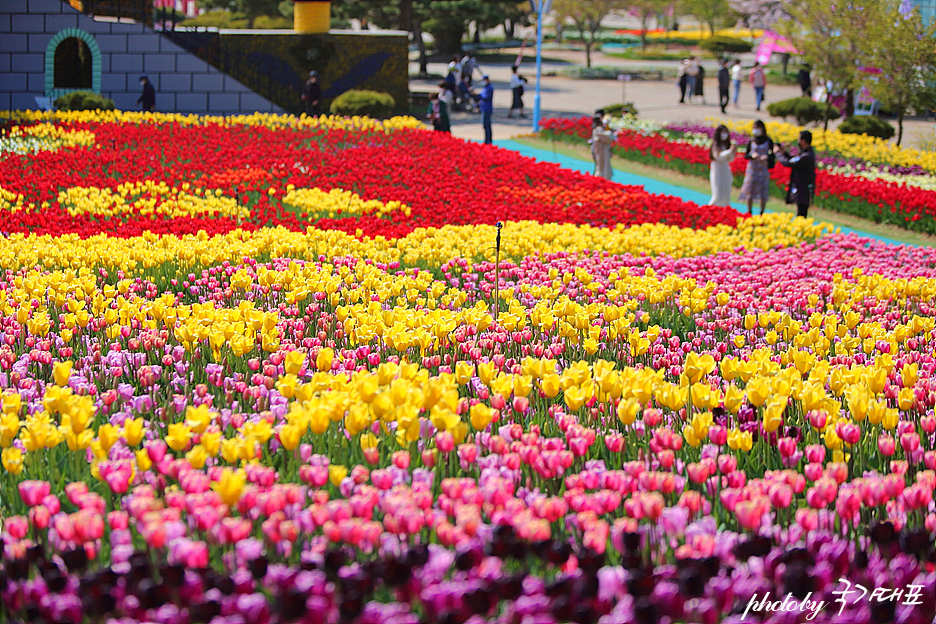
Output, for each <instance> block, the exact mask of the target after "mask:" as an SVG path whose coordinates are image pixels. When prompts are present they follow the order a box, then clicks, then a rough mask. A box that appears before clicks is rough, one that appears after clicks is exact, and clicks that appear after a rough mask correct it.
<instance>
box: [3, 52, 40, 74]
mask: <svg viewBox="0 0 936 624" xmlns="http://www.w3.org/2000/svg"><path fill="white" fill-rule="evenodd" d="M10 71H20V72H44V71H45V55H44V54H11V55H10Z"/></svg>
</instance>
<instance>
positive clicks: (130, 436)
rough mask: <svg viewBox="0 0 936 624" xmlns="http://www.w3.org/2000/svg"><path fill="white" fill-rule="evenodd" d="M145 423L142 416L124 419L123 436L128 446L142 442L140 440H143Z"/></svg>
mask: <svg viewBox="0 0 936 624" xmlns="http://www.w3.org/2000/svg"><path fill="white" fill-rule="evenodd" d="M143 424H144V421H143V419H142V418H134V419H128V420H126V421H124V430H123V437H124V441H125V442H126V443H127V446H137V445H139V444H140V442H142V441H143V434H144V430H143Z"/></svg>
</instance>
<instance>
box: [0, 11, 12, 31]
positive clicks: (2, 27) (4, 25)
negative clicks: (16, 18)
mask: <svg viewBox="0 0 936 624" xmlns="http://www.w3.org/2000/svg"><path fill="white" fill-rule="evenodd" d="M10 17H11V16H9V15H3V14H2V13H0V33H8V32H13V31H12V30H10Z"/></svg>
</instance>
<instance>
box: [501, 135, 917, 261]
mask: <svg viewBox="0 0 936 624" xmlns="http://www.w3.org/2000/svg"><path fill="white" fill-rule="evenodd" d="M495 145H497V146H498V147H502V148H504V149H509V150H513V151H515V152H518V153H520V154H521V155H523V156H528V157H530V158H533V159H534V160H538V161H541V162H551V163H557V164H559V165H561V166H563V167H565V168H566V169H571V170H573V171H580V172H582V173H591V172H592V171H593V169H594V165H593V164H592V163H591V162H589V161H586V160H581V159H578V158H572V157H571V156H566V155H564V154H559V153H555V152H551V151H548V150H541V149H537V148H535V147H529V146H527V145H523V144H522V143H517V142H516V141H510V140H504V141H495ZM613 181H614V182H617V183H619V184H630V185H634V186H642V187H644V188H645V189H646V190H647V192H648V193H654V194H657V195H671V196H674V197H679V198H680V199H683V200H685V201H691V202H694V203H696V204H700V205H705V204H707V203H708V201H709V199H710V196H709V195H705V194H703V193H700V192H698V191H693V190H692V189H687V188H684V187H681V186H675V185H673V184H667V183H666V182H660V181H658V180H650V179H647V178H644V177H642V176H638V175H634V174H631V173H626V172H624V171H619V170H617V169H615V170H614V177H613ZM732 207H733V208H734V209H735V210H737V211H738V214H741V213H742V211H743V212H747V205H746V204H741V203H740V202H733V203H732ZM767 212H773V211H771V210H770V209H769V208H768V209H767ZM839 229H840V230H841V231H842V233H844V234H849V233H854V234H858V235H859V236H863V237H865V238H870V239H874V240H877V241H881V242H883V243H888V244H890V245H903V244H906V243H901V242H899V241H895V240H893V239H890V238H886V237H883V236H878V235H877V234H872V233H870V232H864V231H861V230H855V229H852V228H848V227H844V226H839Z"/></svg>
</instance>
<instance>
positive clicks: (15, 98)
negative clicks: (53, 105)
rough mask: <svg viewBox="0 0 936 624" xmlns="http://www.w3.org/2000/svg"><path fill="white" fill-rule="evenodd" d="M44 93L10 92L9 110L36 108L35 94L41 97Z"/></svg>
mask: <svg viewBox="0 0 936 624" xmlns="http://www.w3.org/2000/svg"><path fill="white" fill-rule="evenodd" d="M44 95H45V94H44V93H11V94H10V106H9V108H10V110H36V109H37V108H39V107H38V106H36V96H39V97H42V96H44Z"/></svg>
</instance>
